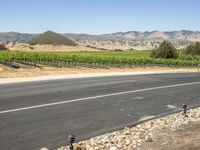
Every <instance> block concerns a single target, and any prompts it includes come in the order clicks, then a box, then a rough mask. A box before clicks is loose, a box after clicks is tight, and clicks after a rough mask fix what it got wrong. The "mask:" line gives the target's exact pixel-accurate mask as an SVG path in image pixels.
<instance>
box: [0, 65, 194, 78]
mask: <svg viewBox="0 0 200 150" xmlns="http://www.w3.org/2000/svg"><path fill="white" fill-rule="evenodd" d="M108 72H133V73H134V72H135V73H138V72H139V73H181V72H197V69H196V68H168V67H135V68H86V67H75V68H55V67H47V66H40V67H30V66H25V65H24V66H21V68H20V69H12V68H8V67H5V66H2V65H1V66H0V78H9V77H30V76H46V75H67V74H83V73H108Z"/></svg>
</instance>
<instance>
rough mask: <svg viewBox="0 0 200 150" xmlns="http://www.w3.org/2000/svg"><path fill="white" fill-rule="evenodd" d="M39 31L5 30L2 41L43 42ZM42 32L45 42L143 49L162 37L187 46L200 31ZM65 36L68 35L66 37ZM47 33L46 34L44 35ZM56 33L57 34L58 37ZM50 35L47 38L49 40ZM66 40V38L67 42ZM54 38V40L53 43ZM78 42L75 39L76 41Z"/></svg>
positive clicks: (178, 45)
mask: <svg viewBox="0 0 200 150" xmlns="http://www.w3.org/2000/svg"><path fill="white" fill-rule="evenodd" d="M37 36H38V34H22V33H16V32H5V33H0V44H1V43H3V44H8V43H11V44H13V43H14V44H15V43H26V42H29V41H31V40H32V39H33V40H32V41H33V42H34V43H40V42H41V39H39V41H37V40H36V41H34V40H35V38H36V39H38V37H37ZM41 36H42V39H45V41H43V40H42V42H41V43H42V44H46V43H51V44H54V45H59V44H60V41H64V42H61V43H64V44H69V45H75V44H76V43H77V44H80V45H82V46H87V47H95V48H100V49H109V50H113V49H122V50H127V49H129V50H134V49H138V50H142V49H153V48H155V47H157V46H158V45H159V44H160V43H161V42H162V41H163V40H169V41H171V42H173V43H174V44H175V45H176V47H177V48H184V47H186V46H187V45H188V44H190V43H193V42H200V32H199V31H189V30H179V31H145V32H141V31H128V32H117V33H112V34H101V35H90V34H73V33H63V34H57V33H54V32H51V31H48V32H46V34H40V35H39V37H41ZM63 36H65V37H66V38H67V40H66V38H65V39H64V37H63ZM43 37H44V38H43ZM48 37H51V38H50V39H49V38H48ZM55 37H58V38H56V39H60V40H55ZM47 39H48V40H47ZM66 41H67V42H66ZM54 42H55V43H54ZM75 42H76V43H75Z"/></svg>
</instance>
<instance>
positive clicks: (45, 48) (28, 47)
mask: <svg viewBox="0 0 200 150" xmlns="http://www.w3.org/2000/svg"><path fill="white" fill-rule="evenodd" d="M7 47H8V48H9V49H10V50H11V51H34V52H41V51H46V52H69V51H72V52H79V51H100V50H97V49H93V48H89V47H85V46H81V45H77V46H66V45H58V46H54V45H48V44H46V45H39V44H37V45H29V44H26V43H18V44H15V45H12V44H10V45H7Z"/></svg>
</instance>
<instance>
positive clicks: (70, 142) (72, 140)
mask: <svg viewBox="0 0 200 150" xmlns="http://www.w3.org/2000/svg"><path fill="white" fill-rule="evenodd" d="M68 142H69V144H70V146H69V148H70V150H73V149H74V146H73V143H74V142H75V136H74V135H72V134H70V135H69V136H68Z"/></svg>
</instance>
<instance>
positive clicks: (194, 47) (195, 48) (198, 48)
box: [185, 42, 200, 56]
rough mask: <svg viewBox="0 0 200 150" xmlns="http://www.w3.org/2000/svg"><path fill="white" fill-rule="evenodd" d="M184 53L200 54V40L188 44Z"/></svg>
mask: <svg viewBox="0 0 200 150" xmlns="http://www.w3.org/2000/svg"><path fill="white" fill-rule="evenodd" d="M185 53H186V55H192V56H195V55H200V42H196V43H193V44H190V45H188V46H187V47H186V49H185Z"/></svg>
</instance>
